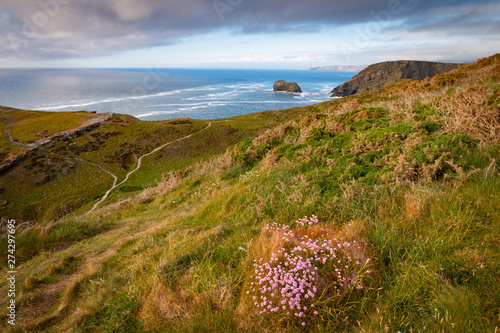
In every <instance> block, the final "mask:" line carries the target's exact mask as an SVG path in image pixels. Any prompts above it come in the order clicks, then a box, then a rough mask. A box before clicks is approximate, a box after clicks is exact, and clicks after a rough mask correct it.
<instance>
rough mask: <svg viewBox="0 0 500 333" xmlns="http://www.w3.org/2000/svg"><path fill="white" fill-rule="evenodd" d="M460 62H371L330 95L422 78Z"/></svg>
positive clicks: (363, 90) (440, 72)
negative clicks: (371, 63)
mask: <svg viewBox="0 0 500 333" xmlns="http://www.w3.org/2000/svg"><path fill="white" fill-rule="evenodd" d="M458 66H460V64H450V63H440V62H430V61H414V60H399V61H386V62H380V63H377V64H373V65H370V66H368V67H367V68H365V69H363V70H362V71H361V72H359V73H358V74H356V75H355V76H354V77H353V78H352V79H350V80H349V81H347V82H345V83H343V84H341V85H340V86H338V87H335V88H334V89H333V90H332V91H331V94H332V95H331V96H332V97H344V96H349V95H354V94H357V93H362V92H365V91H370V90H375V89H379V88H382V87H384V86H386V85H388V84H390V83H394V82H396V81H399V80H404V79H410V80H423V79H425V78H427V77H432V76H434V75H437V74H443V73H446V72H449V71H451V70H454V69H456V68H458Z"/></svg>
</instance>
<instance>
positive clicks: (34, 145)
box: [0, 107, 212, 216]
mask: <svg viewBox="0 0 500 333" xmlns="http://www.w3.org/2000/svg"><path fill="white" fill-rule="evenodd" d="M0 111H3V110H2V108H1V107H0ZM109 117H110V115H108V114H106V117H98V118H97V119H94V120H92V121H91V122H89V123H88V124H85V125H87V126H88V125H94V124H96V123H101V122H104V121H106V120H107V119H109ZM0 119H2V120H3V121H4V122H5V127H4V135H5V137H6V138H7V140H8V141H9V142H10V143H12V144H15V145H19V146H24V147H27V148H30V149H29V150H28V151H27V152H25V154H27V153H29V152H31V151H33V150H36V149H40V150H44V151H46V152H47V153H49V154H52V155H56V156H59V157H61V158H64V159H71V160H77V161H80V162H83V163H88V164H91V165H93V166H95V167H97V168H99V169H100V170H101V171H103V172H105V173H107V174H108V175H110V176H111V177H112V178H113V185H111V187H110V188H109V189H108V190H107V191H106V193H104V195H103V197H102V198H101V200H99V201H98V202H96V203H95V204H94V206H92V208H91V209H90V210H89V211H87V212H86V213H85V214H83V215H84V216H85V215H88V214H90V213H91V212H93V211H94V210H95V209H96V208H97V207H99V205H100V204H101V203H102V202H104V200H106V199H107V198H108V196H109V194H110V193H111V191H113V190H114V189H115V188H117V187H118V186H121V185H123V184H124V183H125V182H126V181H127V180H128V179H129V177H130V176H131V175H132V174H134V173H135V172H136V171H137V170H139V169H140V168H141V165H142V160H143V159H144V158H145V157H147V156H149V155H152V154H154V153H156V152H157V151H159V150H161V149H163V148H165V147H167V146H169V145H171V144H173V143H175V142H178V141H182V140H184V139H187V138H189V137H191V136H193V135H194V134H197V133H200V132H202V131H204V130H206V129H207V128H209V127H210V126H212V123H211V122H210V123H208V125H207V126H206V127H204V128H202V129H201V130H199V131H196V132H193V133H191V134H188V135H186V136H183V137H181V138H179V139H176V140H173V141H170V142H167V143H165V144H163V145H161V146H159V147H157V148H155V149H153V150H152V151H150V152H149V153H147V154H144V155H142V156H140V157H139V158H138V159H137V165H136V167H135V169H134V170H132V171H130V172H128V173H127V175H126V176H125V178H124V179H123V180H122V181H121V182H120V183H118V177H117V176H116V175H114V174H113V173H112V172H110V171H109V170H106V169H105V168H103V167H102V166H101V165H99V164H97V163H94V162H90V161H87V160H84V159H81V158H77V157H69V156H64V155H60V154H57V153H54V152H51V151H50V150H48V149H45V148H43V147H42V146H41V145H40V144H38V142H43V143H47V141H46V140H45V139H43V140H39V141H37V142H35V143H22V142H18V141H15V140H14V139H13V138H12V136H11V134H10V127H11V126H12V124H8V122H7V119H6V118H5V117H4V115H3V114H0ZM67 133H70V131H68V132H65V133H64V134H67ZM58 134H59V133H58Z"/></svg>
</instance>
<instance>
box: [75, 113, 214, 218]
mask: <svg viewBox="0 0 500 333" xmlns="http://www.w3.org/2000/svg"><path fill="white" fill-rule="evenodd" d="M210 126H212V123H211V122H210V123H208V125H207V127H204V128H202V129H201V130H199V131H196V132H193V133H191V134H189V135H186V136H183V137H182V138H179V139H175V140H173V141H170V142H167V143H165V144H163V145H161V146H159V147H157V148H155V149H153V150H152V151H150V152H149V153H147V154H144V155H142V156H141V157H139V158H138V159H137V166H136V167H135V169H134V170H132V171H130V172H129V173H127V175H126V176H125V178H124V179H123V180H122V181H121V182H120V183H118V184H117V181H118V179H117V178H116V176H115V175H113V174H112V173H110V172H107V171H106V170H104V169H103V171H105V172H107V173H108V174H110V175H111V176H113V178H114V179H115V181H114V183H113V186H111V188H110V189H109V190H107V191H106V193H105V194H104V196H103V197H102V198H101V200H99V201H98V202H96V203H95V204H94V206H93V207H92V208H91V209H90V210H89V211H88V212H86V213H85V214H84V216H85V215H88V214H90V213H91V212H93V211H94V210H95V209H96V208H97V207H99V205H100V204H101V203H102V202H104V200H106V199H107V198H108V196H109V194H110V193H111V191H113V190H114V189H115V188H117V187H118V186H121V185H123V184H124V183H125V182H126V181H127V180H128V179H129V177H130V176H131V175H132V174H133V173H135V172H136V171H137V170H139V169H140V167H141V164H142V159H143V158H144V157H147V156H149V155H152V154H154V153H156V152H157V151H159V150H161V149H163V148H165V147H167V146H169V145H171V144H172V143H175V142H178V141H182V140H184V139H187V138H189V137H191V136H193V135H195V134H197V133H200V132H202V131H204V130H206V129H207V128H209V127H210ZM101 169H102V168H101Z"/></svg>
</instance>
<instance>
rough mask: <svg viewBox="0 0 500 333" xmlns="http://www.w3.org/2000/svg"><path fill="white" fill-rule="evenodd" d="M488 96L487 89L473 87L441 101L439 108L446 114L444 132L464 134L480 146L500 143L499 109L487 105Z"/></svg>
mask: <svg viewBox="0 0 500 333" xmlns="http://www.w3.org/2000/svg"><path fill="white" fill-rule="evenodd" d="M490 94H492V91H490V90H489V89H488V88H486V87H484V86H475V87H472V88H467V89H464V90H463V91H461V92H459V93H457V94H454V95H452V96H450V97H447V98H444V99H442V100H441V103H440V106H441V109H442V110H443V111H444V112H445V113H446V117H445V128H444V130H445V131H446V132H448V133H465V134H467V135H468V136H470V137H471V138H474V139H477V140H480V141H481V143H482V144H498V143H500V108H499V107H498V106H489V105H488V98H487V96H488V95H490Z"/></svg>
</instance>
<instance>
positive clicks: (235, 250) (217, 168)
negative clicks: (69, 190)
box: [0, 57, 500, 332]
mask: <svg viewBox="0 0 500 333" xmlns="http://www.w3.org/2000/svg"><path fill="white" fill-rule="evenodd" d="M493 60H494V61H492V60H491V59H490V60H488V59H486V60H483V61H482V62H481V63H480V65H481V66H482V67H481V66H479V65H473V66H469V67H467V68H466V69H465V70H467V71H472V72H471V73H468V75H458V74H453V73H451V74H449V76H447V77H439V78H437V79H429V80H426V81H423V82H412V81H406V82H398V83H396V84H393V85H391V87H387V88H384V89H382V90H380V91H378V92H369V93H365V94H362V95H360V96H353V97H350V98H346V99H341V100H334V101H331V102H327V103H323V104H320V105H316V106H312V107H310V108H308V107H304V108H297V109H293V110H290V113H289V114H287V112H286V111H280V112H276V113H273V112H265V113H260V114H256V115H246V116H242V117H236V118H230V119H229V121H220V122H214V123H213V124H212V127H211V128H210V129H208V130H207V131H206V133H205V132H201V133H199V134H196V135H194V136H193V137H192V138H190V139H188V140H186V141H185V142H182V144H179V145H177V147H176V146H175V145H174V146H172V147H170V146H169V147H168V148H166V149H165V151H162V152H159V154H158V155H153V156H150V157H148V158H147V159H145V160H144V166H145V167H144V169H142V171H141V172H138V173H137V174H134V176H133V177H132V178H131V179H130V182H129V183H127V184H125V186H124V187H122V188H119V189H117V191H116V192H115V193H113V194H112V197H111V198H110V199H109V201H108V202H107V203H106V204H105V205H103V206H102V208H100V209H98V210H97V211H96V212H94V213H92V214H90V215H89V216H87V217H85V218H83V219H82V218H78V217H73V218H70V217H65V218H63V219H60V220H58V221H56V222H54V223H51V224H50V225H49V226H48V227H44V226H42V225H40V226H37V227H35V228H33V229H31V230H29V231H27V232H25V233H19V234H18V235H17V240H16V242H17V243H16V244H17V245H18V246H17V247H18V249H19V250H18V251H19V252H18V255H19V262H20V263H19V265H18V272H19V281H20V285H21V287H20V288H21V289H22V290H23V293H22V294H21V295H19V298H18V301H19V304H20V306H19V308H18V315H19V318H21V319H20V323H19V324H20V328H18V330H25V331H74V332H80V331H81V332H103V331H104V332H114V331H116V332H123V331H130V332H214V331H217V332H262V331H276V332H308V331H312V330H314V331H317V332H387V331H389V332H397V331H401V332H411V331H413V332H440V331H445V332H453V331H456V332H495V331H498V330H499V329H500V308H499V304H500V296H499V295H500V278H499V276H500V275H499V273H500V272H499V270H500V247H499V246H498V244H500V173H499V169H498V166H497V165H496V164H495V161H499V160H500V146H499V145H498V144H499V143H498V142H493V141H492V139H491V136H490V135H489V133H488V130H495V128H487V127H484V128H483V130H484V131H483V132H469V131H465V132H462V131H460V130H457V128H459V129H460V128H463V129H465V130H467V128H465V127H464V126H465V125H463V124H462V125H461V126H462V127H450V126H451V125H450V124H452V125H453V124H454V123H450V122H451V121H452V119H451V118H450V116H449V114H448V113H446V110H445V109H444V108H443V106H442V105H441V104H439V100H440V98H445V97H443V96H446V98H455V97H457V94H460V93H461V92H462V91H463V89H467V88H469V86H471V85H472V86H474V85H482V84H484V85H485V89H486V91H494V89H495V86H496V84H497V83H498V82H496V80H495V79H491V78H489V79H488V80H484V81H482V79H481V76H480V75H479V74H477V73H476V72H474V71H475V70H480V69H481V68H485V66H490V67H491V66H493V67H491V68H490V67H486V68H487V69H489V70H488V71H483V72H481V73H483V74H481V75H485V74H484V72H486V73H487V76H488V77H491V76H492V75H494V74H495V73H497V72H498V70H499V68H498V66H496V64H498V62H499V61H500V59H498V57H495V58H494V59H493ZM495 66H496V67H495ZM476 74H477V75H476ZM476 77H477V78H476ZM469 78H476V80H477V81H471V80H470V79H469ZM443 80H446V82H448V84H452V85H453V89H454V90H450V89H449V88H448V87H443V86H441V85H442V82H441V81H443ZM463 80H465V81H463ZM464 82H465V83H464ZM400 89H402V90H400ZM401 91H405V92H406V93H404V94H403V93H401ZM429 94H431V95H429ZM485 107H491V105H487V106H485ZM131 124H132V125H131ZM134 124H136V125H134ZM205 124H207V122H202V121H200V122H193V123H192V124H185V125H186V127H185V128H184V129H183V131H186V132H189V131H191V130H194V129H197V128H198V129H199V128H203V125H205ZM271 124H273V126H271ZM143 126H145V125H143V123H134V122H132V123H122V124H120V122H119V121H118V120H116V119H115V121H114V122H112V123H110V124H106V125H105V126H103V128H101V129H100V131H102V133H105V132H107V133H111V132H113V131H115V132H117V131H119V130H118V128H121V129H120V131H121V133H122V134H119V135H115V136H112V137H110V138H108V139H107V140H111V141H106V142H103V143H102V145H103V148H102V149H103V150H102V151H94V152H86V153H82V156H85V158H92V159H95V160H97V159H101V160H102V156H105V155H107V154H109V152H110V151H111V150H109V151H106V149H108V148H106V147H107V144H109V145H110V147H114V148H113V149H115V148H116V147H117V146H115V145H116V144H117V142H118V141H116V140H117V139H118V138H128V139H127V140H128V141H131V140H132V141H133V140H134V139H133V138H141V140H139V141H135V142H136V143H137V144H138V142H142V144H143V145H144V147H147V148H148V149H149V148H150V147H153V146H154V145H155V144H157V141H155V140H156V137H155V135H152V136H151V137H148V136H147V133H160V132H161V131H164V130H165V128H168V129H169V131H170V130H172V128H170V127H175V126H180V125H175V126H170V125H168V124H165V123H162V122H159V123H150V132H149V130H147V129H146V127H147V126H145V127H143ZM261 126H262V127H267V129H269V130H268V131H265V130H266V128H261ZM161 128H163V129H161ZM450 128H454V129H455V130H450ZM234 129H236V130H237V131H235V132H233V130H234ZM155 131H160V132H155ZM224 131H226V132H224ZM229 132H231V133H230V135H221V133H229ZM161 133H163V134H165V132H161ZM169 133H170V132H169ZM481 133H483V134H481ZM172 135H173V136H175V135H177V134H172ZM95 139H96V138H95V137H91V138H89V137H85V138H81V140H87V141H78V142H77V144H78V145H82V146H84V145H85V144H87V143H88V142H90V141H91V140H95ZM78 140H80V139H78ZM120 140H121V139H120ZM236 141H238V143H237V144H236V145H235V146H232V145H233V143H235V142H236ZM142 144H141V145H139V144H138V147H139V146H140V147H143V146H142ZM56 148H57V147H56ZM226 148H228V150H227V151H226ZM141 149H142V148H141ZM145 150H147V149H145ZM105 151H106V153H104V152H105ZM224 151H225V153H224V154H223V155H220V153H221V152H224ZM181 152H184V154H185V155H183V156H181ZM27 163H28V162H27ZM59 165H62V164H59ZM109 168H110V169H113V170H118V169H119V165H118V164H116V163H115V164H113V163H109ZM162 173H163V174H165V176H163V175H162ZM120 176H121V177H123V173H121V174H120ZM160 176H161V178H162V180H161V181H160V182H159V183H158V184H156V185H154V186H149V187H148V188H147V189H145V190H140V189H141V187H143V186H145V185H151V184H152V183H153V182H155V180H159V179H160ZM48 184H50V182H49V183H48ZM61 186H62V185H61ZM312 214H315V215H317V216H318V217H319V220H320V223H321V225H322V227H323V228H324V230H328V231H331V232H333V233H334V234H337V233H338V234H339V236H342V237H344V236H345V237H353V238H354V239H356V238H357V239H362V240H364V241H365V242H366V248H365V250H364V251H365V252H366V256H367V257H368V258H369V259H370V265H371V266H370V270H371V271H372V272H371V273H369V275H368V276H367V280H368V282H367V283H366V288H365V289H364V290H363V291H357V292H356V293H353V294H350V295H349V296H346V297H337V298H334V301H332V302H329V303H327V304H325V305H324V307H323V308H322V312H321V315H320V316H318V317H315V318H312V319H308V321H307V326H306V327H305V328H302V326H300V325H297V324H298V322H297V321H294V320H283V319H280V318H276V317H272V316H261V315H260V314H259V313H258V312H257V313H255V312H254V311H252V310H251V308H249V307H248V306H246V305H245V304H247V303H248V299H247V297H248V296H247V295H246V292H245V291H246V290H247V289H246V284H247V283H248V281H249V280H250V275H251V274H252V273H251V271H252V264H253V260H254V259H259V258H258V256H257V255H258V254H259V253H260V254H262V253H264V255H270V253H267V252H265V251H266V248H265V246H264V249H261V250H259V248H258V246H261V245H262V242H261V241H260V240H259V239H260V237H261V235H262V233H263V230H264V229H263V227H264V226H265V225H266V224H268V223H271V222H277V223H285V224H291V223H293V221H295V220H296V219H298V218H301V217H303V216H310V215H312ZM2 242H3V243H1V244H2V245H0V246H2V248H5V240H2ZM259 244H260V245H259ZM37 249H38V250H37ZM259 251H261V252H259ZM2 267H3V268H2V272H3V273H5V272H6V268H5V267H4V266H2ZM7 288H8V287H7V284H6V282H5V281H3V282H1V281H0V293H2V294H5V293H6V292H7ZM42 295H45V296H43V297H42ZM2 311H3V312H2ZM5 313H6V312H5V310H1V311H0V315H2V316H3V315H4V314H5ZM33 314H35V315H33ZM2 325H6V324H5V323H4V324H2ZM2 328H6V329H10V328H7V327H6V326H3V327H2ZM12 331H15V330H12Z"/></svg>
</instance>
